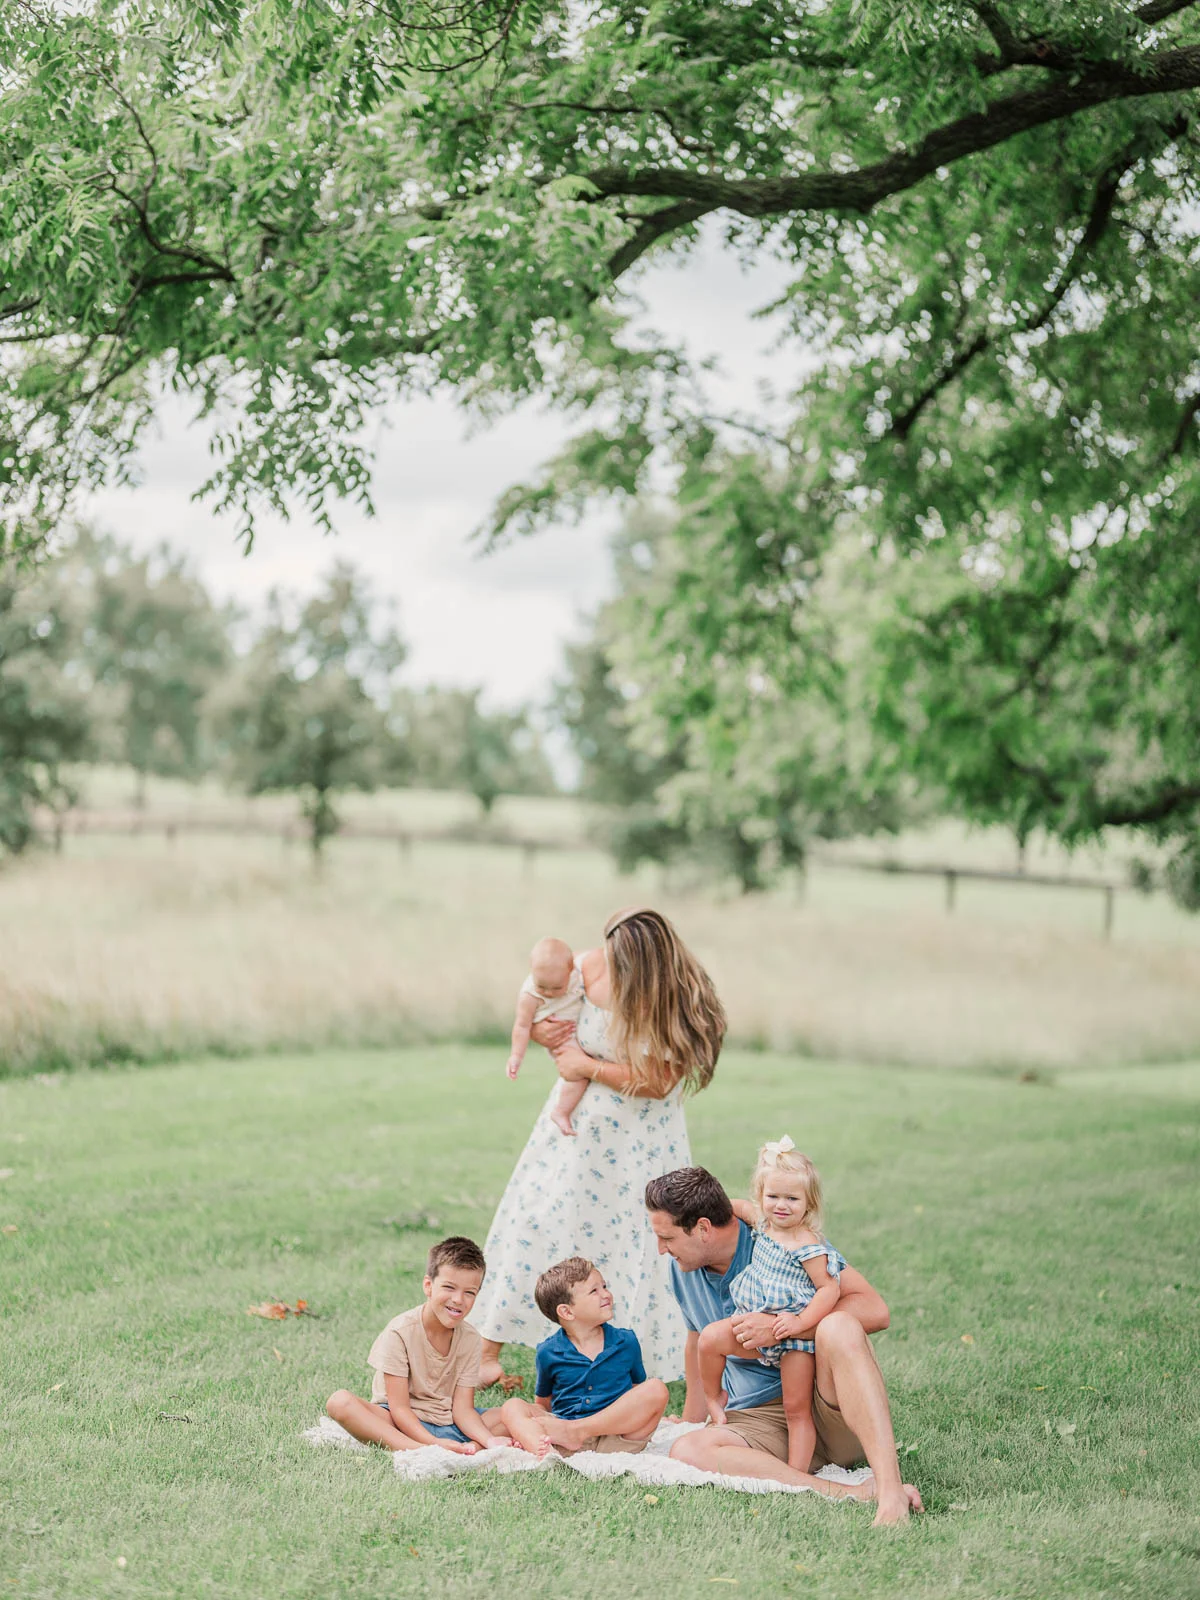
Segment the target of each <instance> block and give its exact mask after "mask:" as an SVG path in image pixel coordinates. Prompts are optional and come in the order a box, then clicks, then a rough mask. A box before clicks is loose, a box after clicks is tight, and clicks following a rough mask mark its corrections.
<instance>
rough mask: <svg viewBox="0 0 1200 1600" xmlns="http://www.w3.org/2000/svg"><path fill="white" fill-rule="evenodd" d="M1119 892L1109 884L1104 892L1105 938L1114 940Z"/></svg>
mask: <svg viewBox="0 0 1200 1600" xmlns="http://www.w3.org/2000/svg"><path fill="white" fill-rule="evenodd" d="M1116 899H1117V891H1116V890H1115V889H1114V888H1113V886H1112V884H1111V883H1110V884H1107V885H1106V886H1105V890H1104V937H1105V938H1106V939H1111V938H1112V931H1113V916H1114V914H1115V911H1116Z"/></svg>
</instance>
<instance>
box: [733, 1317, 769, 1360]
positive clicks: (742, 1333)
mask: <svg viewBox="0 0 1200 1600" xmlns="http://www.w3.org/2000/svg"><path fill="white" fill-rule="evenodd" d="M777 1315H778V1313H777V1312H775V1311H752V1312H749V1313H748V1314H747V1315H746V1316H744V1317H734V1318H733V1320H732V1322H731V1323H730V1327H731V1328H732V1329H733V1337H734V1338H735V1339H736V1340H737V1342H738V1343H739V1344H744V1345H745V1346H746V1349H747V1350H758V1349H761V1347H762V1346H763V1345H764V1344H775V1343H777V1341H776V1338H775V1319H776V1317H777Z"/></svg>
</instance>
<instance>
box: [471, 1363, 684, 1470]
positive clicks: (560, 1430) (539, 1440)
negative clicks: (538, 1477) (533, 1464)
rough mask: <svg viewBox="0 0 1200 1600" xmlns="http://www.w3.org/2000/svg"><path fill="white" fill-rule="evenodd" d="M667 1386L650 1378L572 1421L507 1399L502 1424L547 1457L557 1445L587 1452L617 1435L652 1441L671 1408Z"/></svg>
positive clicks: (528, 1446) (523, 1401) (523, 1445)
mask: <svg viewBox="0 0 1200 1600" xmlns="http://www.w3.org/2000/svg"><path fill="white" fill-rule="evenodd" d="M668 1398H669V1396H668V1394H667V1386H666V1384H665V1383H663V1382H662V1380H661V1379H659V1378H647V1379H646V1381H645V1383H638V1384H635V1385H634V1386H633V1388H632V1389H627V1390H626V1391H625V1393H624V1394H623V1395H621V1396H619V1397H618V1398H617V1399H616V1400H614V1401H613V1403H612V1405H610V1406H605V1408H604V1410H603V1411H596V1412H593V1414H592V1415H591V1416H590V1417H581V1418H580V1419H579V1420H578V1421H576V1422H572V1421H568V1420H567V1418H566V1417H556V1416H554V1415H553V1413H551V1412H550V1411H547V1410H546V1408H545V1407H544V1406H535V1405H531V1404H530V1402H529V1401H528V1400H519V1399H512V1400H506V1401H505V1402H504V1404H503V1405H502V1406H501V1407H500V1424H501V1426H502V1427H504V1428H506V1429H507V1430H508V1432H509V1433H511V1434H512V1436H513V1438H514V1439H515V1440H516V1441H517V1443H518V1444H519V1445H521V1446H522V1447H523V1448H524V1449H526V1450H530V1451H532V1452H533V1453H534V1454H535V1455H539V1456H544V1455H545V1454H546V1452H547V1451H548V1450H550V1449H551V1448H552V1447H553V1446H557V1447H558V1448H559V1449H560V1450H568V1451H570V1450H584V1449H586V1448H587V1445H588V1444H589V1442H590V1441H591V1440H592V1439H599V1438H601V1437H602V1436H603V1435H605V1434H610V1433H617V1434H620V1435H621V1437H622V1438H624V1439H631V1440H638V1439H648V1438H649V1437H650V1435H651V1434H652V1433H653V1432H654V1430H655V1428H657V1427H658V1425H659V1423H660V1422H661V1421H662V1418H663V1413H664V1412H665V1411H666V1409H667V1400H668Z"/></svg>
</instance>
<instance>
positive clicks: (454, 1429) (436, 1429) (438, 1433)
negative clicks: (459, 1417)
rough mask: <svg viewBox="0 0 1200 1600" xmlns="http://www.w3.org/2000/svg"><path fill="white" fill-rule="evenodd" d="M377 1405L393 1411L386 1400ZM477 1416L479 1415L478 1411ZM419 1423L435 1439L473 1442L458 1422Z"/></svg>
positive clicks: (459, 1442) (465, 1442)
mask: <svg viewBox="0 0 1200 1600" xmlns="http://www.w3.org/2000/svg"><path fill="white" fill-rule="evenodd" d="M375 1404H376V1405H377V1406H379V1407H380V1408H381V1409H382V1410H384V1411H389V1410H390V1409H391V1408H390V1407H389V1405H388V1403H387V1401H386V1400H377V1401H376V1402H375ZM475 1415H476V1416H478V1415H479V1413H478V1411H477V1412H476V1413H475ZM418 1421H420V1422H421V1426H422V1427H423V1428H424V1429H425V1432H426V1433H431V1434H432V1435H433V1437H434V1438H435V1439H453V1440H454V1441H455V1442H456V1443H457V1444H470V1442H471V1441H470V1439H468V1437H467V1435H466V1434H465V1433H464V1432H463V1431H462V1429H461V1428H460V1427H459V1425H458V1423H457V1422H424V1421H421V1419H420V1418H418Z"/></svg>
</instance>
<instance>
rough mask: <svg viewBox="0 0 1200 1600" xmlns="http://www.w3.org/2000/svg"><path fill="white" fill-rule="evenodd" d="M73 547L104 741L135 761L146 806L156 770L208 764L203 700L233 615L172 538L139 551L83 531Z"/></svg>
mask: <svg viewBox="0 0 1200 1600" xmlns="http://www.w3.org/2000/svg"><path fill="white" fill-rule="evenodd" d="M71 555H72V556H73V558H74V559H73V562H72V565H73V566H74V567H75V568H76V569H77V570H78V569H81V568H82V569H83V571H82V574H81V575H82V576H83V577H84V579H85V581H86V584H87V587H88V590H89V592H90V613H89V616H88V618H87V625H86V628H85V629H84V631H83V633H82V636H81V638H80V640H79V645H78V648H79V654H80V657H81V663H80V664H81V665H82V666H83V667H84V668H85V669H86V671H87V675H88V678H89V680H90V682H91V684H92V687H93V689H94V691H95V693H96V697H97V698H96V705H95V711H94V720H95V724H96V738H97V742H98V745H99V747H100V749H101V750H102V752H103V754H104V755H106V756H108V757H109V758H110V759H113V760H116V761H120V762H124V763H126V764H128V765H129V766H130V767H132V768H133V771H134V773H135V775H136V782H137V789H136V800H137V803H138V805H144V804H145V799H146V778H147V776H148V775H149V774H150V773H158V774H159V775H160V776H165V777H182V778H197V777H198V776H199V775H200V773H201V771H202V770H203V769H204V767H205V765H206V762H207V759H208V754H209V753H208V752H207V751H206V749H205V748H204V741H203V727H204V716H203V708H204V702H205V699H206V697H207V695H208V693H209V691H210V690H211V689H212V687H213V685H214V684H215V683H216V682H217V680H218V679H219V678H220V676H221V675H222V673H223V672H224V671H225V670H226V669H227V668H228V666H229V664H230V662H231V659H232V655H233V651H232V647H231V644H230V640H229V634H228V625H229V618H227V617H226V616H224V615H222V613H221V611H220V610H219V609H218V608H217V606H216V605H214V603H213V600H212V597H211V596H210V595H209V594H208V592H207V590H206V589H205V587H204V585H203V584H202V583H201V582H200V580H199V578H198V577H197V576H196V575H195V573H194V572H192V571H191V570H190V568H189V565H188V563H187V561H186V560H185V559H184V558H183V557H181V556H180V555H178V554H177V553H175V552H173V551H171V550H170V548H169V547H168V546H165V545H163V546H160V547H159V549H158V550H156V551H155V552H153V554H151V555H144V556H139V555H137V554H136V553H135V552H134V551H133V550H131V549H130V548H128V547H127V546H125V545H122V544H121V543H120V541H119V540H116V539H113V538H97V537H96V536H95V535H92V534H90V533H88V532H87V531H81V532H80V534H79V535H78V537H77V540H76V543H75V546H74V549H73V551H72V552H71Z"/></svg>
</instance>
